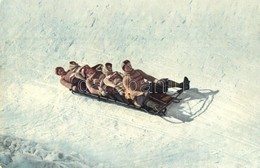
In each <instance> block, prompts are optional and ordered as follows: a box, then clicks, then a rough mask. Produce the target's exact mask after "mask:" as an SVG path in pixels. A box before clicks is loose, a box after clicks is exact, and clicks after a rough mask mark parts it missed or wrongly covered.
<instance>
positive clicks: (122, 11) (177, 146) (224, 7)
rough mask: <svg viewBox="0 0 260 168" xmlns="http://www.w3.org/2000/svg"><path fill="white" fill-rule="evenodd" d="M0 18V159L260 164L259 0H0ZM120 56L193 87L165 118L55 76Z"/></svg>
mask: <svg viewBox="0 0 260 168" xmlns="http://www.w3.org/2000/svg"><path fill="white" fill-rule="evenodd" d="M0 25H1V26H0V57H1V59H0V90H1V91H0V165H1V167H3V168H5V167H8V168H9V167H19V168H20V167H21V168H23V167H24V168H35V167H36V168H38V167H39V168H42V167H54V168H56V167H57V168H61V167H67V168H71V167H76V168H77V167H78V168H81V167H82V168H85V167H111V168H115V167H120V168H122V167H127V168H128V167H129V168H132V167H138V168H139V167H140V168H143V167H149V168H150V167H151V168H157V167H163V168H172V167H188V168H189V167H210V168H211V167H250V168H251V167H256V168H257V167H260V140H259V139H260V113H259V111H260V103H259V102H260V97H259V95H260V76H259V72H260V66H259V65H260V62H259V60H260V55H259V48H260V2H259V0H251V1H242V0H241V1H237V0H218V1H214V0H213V1H209V0H208V1H206V0H183V1H177V0H171V1H170V0H162V1H150V0H149V1H148V0H143V1H139V0H129V1H115V0H111V1H108V0H104V1H90V0H76V1H69V0H55V1H54V0H49V1H41V0H24V1H19V0H0ZM125 59H129V60H131V62H132V65H133V67H134V68H138V69H143V70H144V71H145V72H146V73H148V74H151V75H153V76H155V77H157V78H164V77H168V78H171V79H174V80H176V81H177V82H179V81H182V80H183V77H184V76H188V77H189V79H190V80H191V90H189V91H187V92H185V93H183V94H182V95H181V96H180V97H181V98H182V101H181V102H180V103H178V104H172V105H171V107H170V108H169V109H168V113H167V116H166V117H164V118H161V117H158V116H152V115H149V114H146V113H142V112H139V111H137V110H133V109H128V108H125V107H121V106H116V105H114V104H107V103H104V102H99V101H96V100H93V99H89V98H85V97H81V96H78V95H72V94H71V93H70V92H69V91H68V90H67V89H66V88H64V87H63V86H62V85H60V83H59V78H58V76H56V75H55V74H54V69H55V67H56V66H64V67H66V68H67V67H68V62H69V61H71V60H75V61H77V62H79V63H80V64H81V65H83V64H86V63H87V64H89V65H95V64H97V63H103V64H104V63H106V62H108V61H109V62H111V63H113V64H114V69H115V70H119V71H120V70H121V68H120V64H121V62H122V61H123V60H125ZM173 91H174V90H172V92H173Z"/></svg>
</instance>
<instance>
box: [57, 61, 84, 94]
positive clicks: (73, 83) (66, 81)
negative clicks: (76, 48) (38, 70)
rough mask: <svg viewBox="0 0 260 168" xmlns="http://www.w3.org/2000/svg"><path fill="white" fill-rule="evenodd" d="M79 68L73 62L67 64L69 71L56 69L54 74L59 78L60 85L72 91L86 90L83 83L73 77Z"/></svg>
mask: <svg viewBox="0 0 260 168" xmlns="http://www.w3.org/2000/svg"><path fill="white" fill-rule="evenodd" d="M80 69H81V66H80V65H79V64H78V63H76V62H75V61H70V62H69V69H68V70H67V71H65V69H64V68H63V67H56V68H55V73H56V75H58V76H60V77H61V78H60V83H61V84H62V85H63V86H65V87H66V88H68V89H70V90H72V91H79V90H82V91H83V90H86V86H85V82H84V81H83V80H80V79H78V78H76V77H75V74H76V73H77V71H79V70H80Z"/></svg>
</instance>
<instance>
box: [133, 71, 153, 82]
mask: <svg viewBox="0 0 260 168" xmlns="http://www.w3.org/2000/svg"><path fill="white" fill-rule="evenodd" d="M137 71H138V72H139V73H140V74H141V75H142V76H143V77H144V78H145V79H147V80H148V81H151V82H155V81H156V80H157V79H156V78H155V77H153V76H151V75H147V74H146V73H144V72H143V71H142V70H139V69H138V70H137Z"/></svg>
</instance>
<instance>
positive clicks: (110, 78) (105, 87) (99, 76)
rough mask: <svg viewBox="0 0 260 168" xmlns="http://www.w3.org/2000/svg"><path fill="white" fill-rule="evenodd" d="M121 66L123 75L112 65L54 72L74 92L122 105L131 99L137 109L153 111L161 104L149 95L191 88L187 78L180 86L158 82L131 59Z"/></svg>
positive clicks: (72, 67)
mask: <svg viewBox="0 0 260 168" xmlns="http://www.w3.org/2000/svg"><path fill="white" fill-rule="evenodd" d="M121 67H122V69H123V71H124V73H120V72H118V71H113V69H112V64H111V63H106V64H105V65H102V64H97V65H96V66H94V67H90V66H89V65H84V66H80V65H79V64H78V63H76V62H75V61H71V62H69V70H67V71H65V70H64V68H63V67H56V69H55V72H56V74H57V75H59V76H60V77H61V79H60V82H61V84H62V85H64V86H65V87H67V88H69V89H70V90H72V91H74V92H79V93H91V94H95V95H99V96H104V97H108V98H111V99H114V100H117V101H121V102H129V100H131V101H132V104H134V105H135V106H137V107H142V106H147V107H149V108H152V109H153V110H154V111H158V110H159V109H160V104H158V103H156V102H155V101H153V100H151V99H149V97H150V93H166V92H167V90H168V88H172V87H178V88H181V90H180V91H183V90H188V89H189V80H188V78H187V77H185V78H184V81H183V82H181V83H177V82H174V81H172V80H168V79H160V80H158V79H156V78H155V77H153V76H151V75H148V74H146V73H145V72H143V71H142V70H139V69H133V68H132V65H131V62H130V61H129V60H125V61H123V63H122V66H121Z"/></svg>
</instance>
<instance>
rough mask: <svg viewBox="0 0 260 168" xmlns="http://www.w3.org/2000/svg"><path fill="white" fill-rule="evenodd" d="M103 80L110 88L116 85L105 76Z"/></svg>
mask: <svg viewBox="0 0 260 168" xmlns="http://www.w3.org/2000/svg"><path fill="white" fill-rule="evenodd" d="M103 82H104V84H105V85H107V86H110V87H112V88H114V87H116V85H115V84H114V83H113V82H111V81H109V80H108V78H107V77H106V78H105V79H104V80H103Z"/></svg>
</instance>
